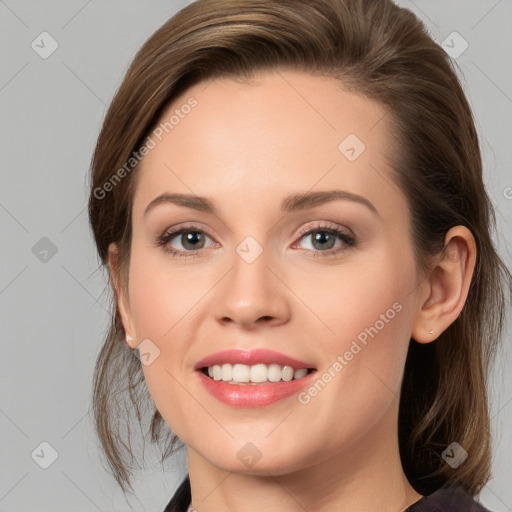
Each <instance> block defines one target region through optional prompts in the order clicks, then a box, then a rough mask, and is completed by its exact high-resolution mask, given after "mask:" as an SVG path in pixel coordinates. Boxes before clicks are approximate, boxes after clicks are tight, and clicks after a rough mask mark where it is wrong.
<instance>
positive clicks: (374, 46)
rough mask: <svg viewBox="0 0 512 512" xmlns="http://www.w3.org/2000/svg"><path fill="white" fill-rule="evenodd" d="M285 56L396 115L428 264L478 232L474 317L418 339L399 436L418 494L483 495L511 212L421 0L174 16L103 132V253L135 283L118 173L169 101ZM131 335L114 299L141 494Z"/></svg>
mask: <svg viewBox="0 0 512 512" xmlns="http://www.w3.org/2000/svg"><path fill="white" fill-rule="evenodd" d="M284 67H291V68H295V69H299V70H303V71H307V72H311V73H315V74H319V75H323V76H329V77H333V78H336V79H338V80H339V81H340V82H341V83H342V84H343V85H344V86H345V87H346V88H348V89H350V90H354V91H357V92H359V93H361V94H364V95H366V96H367V97H369V98H372V99H375V100H377V101H379V102H380V104H381V105H383V106H384V107H385V108H386V110H387V111H388V112H389V115H388V117H389V121H390V123H391V125H392V126H393V135H392V136H393V140H394V145H395V147H397V148H399V151H396V152H395V153H394V154H393V155H391V162H392V168H393V169H394V172H395V174H396V176H395V179H396V181H397V183H398V184H399V186H400V187H401V189H402V191H403V193H404V194H405V196H406V197H407V200H408V205H409V209H410V215H411V221H412V222H411V225H412V235H413V240H414V246H415V250H416V255H417V261H418V264H419V266H420V267H421V268H423V269H428V263H429V256H431V255H433V254H437V253H439V251H441V250H442V248H443V242H444V235H445V234H446V232H447V231H448V230H449V229H450V228H451V227H453V226H455V225H464V226H467V227H468V228H469V229H470V230H471V232H472V233H473V235H474V237H475V240H476V245H477V265H476V269H475V275H474V278H473V281H472V283H471V286H470V289H469V295H468V298H467V301H466V304H465V306H464V308H463V310H462V312H461V314H460V315H459V317H458V318H457V319H456V320H455V321H454V322H453V324H452V325H451V326H450V327H449V328H448V329H447V330H446V331H445V332H443V333H442V334H441V335H440V337H439V338H438V339H437V340H436V341H435V342H432V343H429V344H425V345H420V344H418V343H417V342H415V341H414V340H411V343H410V347H409V354H408V357H407V361H406V366H405V373H404V378H403V385H402V390H401V398H400V413H399V432H398V434H399V445H400V453H401V457H402V463H403V467H404V471H405V474H406V476H407V477H408V479H409V481H410V483H411V485H413V487H415V489H416V490H417V491H418V492H420V493H421V494H430V493H432V492H434V491H435V490H437V489H438V488H439V487H441V486H443V485H448V484H454V485H458V486H461V487H462V488H463V489H464V490H465V491H466V492H468V493H470V494H471V495H475V494H477V493H478V492H479V491H480V489H481V488H482V486H483V485H484V484H485V483H486V481H487V480H488V478H489V476H490V461H491V451H490V420H489V413H488V403H487V393H486V380H487V376H488V372H489V369H490V364H491V362H492V359H493V358H492V356H493V355H494V353H495V351H496V348H497V344H498V340H499V338H500V336H501V333H502V327H503V322H504V314H505V305H506V298H507V297H506V293H508V292H509V291H510V290H511V289H512V285H511V283H512V276H511V275H510V273H509V272H508V270H507V269H506V267H505V265H504V264H503V262H502V261H501V259H500V258H499V256H498V254H497V252H496V250H495V247H494V245H493V241H492V238H491V235H492V233H493V231H494V229H495V218H494V212H493V209H492V205H491V202H490V200H489V198H488V196H487V193H486V191H485V187H484V183H483V180H482V162H481V156H480V150H479V143H478V137H477V133H476V130H475V126H474V121H473V118H472V113H471V110H470V107H469V105H468V102H467V100H466V98H465V95H464V92H463V90H462V87H461V85H460V83H459V81H458V79H457V76H456V73H455V70H454V68H453V65H452V63H451V61H450V58H449V57H448V56H447V55H446V54H445V52H444V51H443V50H442V48H441V47H440V46H438V45H437V44H436V43H435V42H434V41H433V40H432V39H431V38H430V37H429V35H428V34H427V31H426V29H425V27H424V26H423V24H422V23H421V22H420V21H419V20H418V19H417V17H416V16H415V15H414V14H412V13H411V12H410V11H408V10H406V9H403V8H399V7H398V6H396V5H395V4H393V3H392V2H391V1H390V0H308V1H307V2H306V1H297V0H274V1H268V0H198V1H196V2H193V3H192V4H190V5H189V6H187V7H185V8H184V9H182V10H181V11H180V12H178V13H177V14H176V15H175V16H174V17H172V18H171V19H170V20H168V21H167V22H166V23H165V24H164V25H163V26H162V27H161V28H160V29H159V30H157V32H155V33H154V34H153V35H152V36H151V37H150V38H149V40H148V41H147V42H146V43H145V44H144V46H143V47H142V48H141V49H140V50H139V52H138V53H137V55H136V57H135V58H134V60H133V62H132V64H131V66H130V68H129V70H128V71H127V73H126V76H125V78H124V81H123V82H122V84H121V86H120V88H119V90H118V91H117V93H116V95H115V97H114V99H113V101H112V104H111V106H110V108H109V110H108V112H107V115H106V117H105V120H104V123H103V127H102V129H101V133H100V135H99V138H98V142H97V146H96V150H95V153H94V157H93V160H92V173H91V195H90V199H89V217H90V223H91V226H92V230H93V232H94V238H95V241H96V245H97V249H98V253H99V256H100V258H101V261H102V263H103V264H104V265H106V264H107V262H108V260H107V255H108V247H109V244H110V243H112V242H116V243H117V244H118V247H119V258H120V259H119V272H120V274H119V277H120V282H121V283H122V286H126V283H127V269H128V265H129V256H130V243H131V208H132V199H133V192H134V190H135V186H136V176H137V172H136V171H137V166H136V165H134V166H133V168H132V169H128V170H127V168H126V167H125V172H124V173H121V174H122V175H123V176H122V178H121V177H120V176H121V174H120V173H117V175H116V171H117V170H119V169H121V168H123V166H124V165H125V163H126V162H127V161H129V159H130V157H132V156H133V154H134V152H136V151H137V150H138V148H140V146H141V145H142V144H143V142H144V140H145V139H146V138H147V137H148V135H149V133H150V131H151V129H152V128H153V127H154V126H155V123H156V122H157V120H158V119H159V117H160V115H161V114H162V111H163V109H164V108H165V107H166V106H167V105H168V103H169V102H170V101H172V100H173V98H175V97H176V96H177V95H178V94H179V93H181V92H183V91H184V90H186V89H187V87H189V86H191V85H192V84H195V83H197V82H199V81H202V80H207V79H213V78H214V77H231V78H237V79H244V78H249V77H251V76H252V74H254V72H256V71H259V70H269V69H279V68H284ZM113 178H115V181H113ZM107 183H110V186H108V187H107V186H106V185H107ZM107 268H108V267H107ZM124 337H125V333H124V330H123V326H122V323H121V321H120V317H119V315H118V313H117V307H116V304H115V301H113V304H112V319H111V325H110V328H109V331H108V334H107V337H106V339H105V342H104V345H103V347H102V349H101V352H100V354H99V356H98V360H97V364H96V369H95V375H94V391H93V393H94V396H93V406H94V415H95V425H96V429H97V433H98V436H99V439H100V441H101V446H102V448H103V450H104V454H105V455H106V458H107V461H108V463H109V465H110V468H111V469H112V472H113V474H114V476H115V478H116V480H117V482H118V483H119V485H120V486H121V487H122V489H123V491H126V489H127V488H128V487H129V488H132V487H131V484H130V475H131V473H130V469H131V467H132V466H130V464H131V462H132V461H133V460H134V459H136V458H135V457H134V455H133V452H132V446H131V444H130V442H129V438H130V429H129V427H128V436H127V437H128V445H127V444H126V443H125V441H126V440H127V439H126V436H124V437H123V435H122V431H123V429H124V428H126V427H127V425H128V423H129V422H128V417H129V416H130V414H135V415H136V416H137V421H138V422H139V424H140V425H142V421H143V419H144V416H143V415H142V414H141V408H142V407H144V406H147V405H148V404H150V403H151V399H150V396H149V393H148V390H147V388H146V385H145V381H144V378H143V374H142V370H141V364H140V361H139V360H138V359H137V358H136V357H134V356H133V355H132V351H131V350H130V349H129V348H127V347H126V345H125V343H124V342H123V340H124ZM126 397H128V398H129V400H128V401H125V398H126ZM151 412H152V417H151V423H150V425H149V426H148V429H147V430H146V432H149V433H150V434H151V442H157V443H160V442H161V441H162V437H164V439H163V444H164V448H165V451H164V452H163V454H162V461H163V460H164V459H165V458H167V457H168V456H169V455H170V454H171V453H173V451H174V449H175V448H176V446H177V437H176V436H175V435H174V434H173V433H172V432H171V430H170V429H169V428H168V426H166V424H165V422H164V421H163V418H162V416H161V415H160V413H159V412H158V411H157V410H156V408H155V407H154V405H153V406H152V409H151ZM141 428H142V427H141ZM164 433H165V436H163V434H164ZM453 441H456V442H458V443H459V444H460V445H461V446H462V447H463V448H464V449H465V450H466V451H467V452H468V453H469V458H468V459H467V461H466V462H464V464H462V465H461V466H460V467H459V468H458V469H456V470H455V469H452V468H451V467H450V466H449V465H448V464H446V463H445V462H444V460H443V459H442V458H441V453H442V451H443V450H444V449H445V448H446V447H447V446H448V445H449V444H450V443H451V442H453ZM178 444H179V443H178Z"/></svg>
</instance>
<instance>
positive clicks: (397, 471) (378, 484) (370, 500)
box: [187, 419, 421, 512]
mask: <svg viewBox="0 0 512 512" xmlns="http://www.w3.org/2000/svg"><path fill="white" fill-rule="evenodd" d="M382 426H383V425H381V426H380V427H377V429H376V430H374V431H373V432H372V433H371V434H370V435H369V436H365V438H364V439H360V440H358V442H356V443H353V444H352V445H351V446H350V447H349V448H347V449H344V450H342V451H340V452H339V453H335V454H333V455H332V456H330V457H329V458H324V459H322V460H321V461H319V462H317V463H315V464H313V465H310V466H308V467H305V468H301V469H299V470H295V471H291V472H289V473H286V474H279V475H275V474H273V473H274V472H273V471H272V469H270V468H269V470H268V471H265V473H266V474H264V475H262V474H261V471H260V473H259V474H258V475H254V474H247V473H235V472H233V471H226V470H223V469H220V468H218V467H216V466H214V465H213V464H211V463H210V462H209V461H207V460H206V459H205V458H204V457H202V456H201V455H199V454H198V453H197V452H196V451H194V450H192V449H191V448H189V447H187V454H188V465H189V476H190V485H191V491H192V504H193V506H194V508H195V509H196V510H197V511H198V512H219V511H221V510H222V511H231V510H244V511H246V512H253V511H254V512H256V511H260V510H265V511H266V512H278V511H282V510H287V511H290V512H304V510H315V511H317V512H327V511H329V512H331V511H332V510H339V511H340V512H349V511H350V512H373V511H374V510H375V509H376V508H378V509H379V510H380V511H381V512H402V511H404V510H406V509H407V507H409V506H410V505H411V504H413V503H415V502H416V501H418V500H419V499H420V498H421V495H420V494H418V493H417V492H416V491H415V490H414V489H413V488H412V486H411V485H410V484H409V482H408V481H407V478H406V476H405V474H404V472H403V469H402V465H401V462H400V455H399V448H398V439H397V438H396V437H397V436H396V435H395V436H393V437H392V439H389V436H387V437H383V435H382V433H383V432H384V431H385V432H390V431H391V432H397V430H396V419H395V421H392V424H391V425H387V428H385V429H382V428H381V427H382ZM390 427H391V428H394V430H390Z"/></svg>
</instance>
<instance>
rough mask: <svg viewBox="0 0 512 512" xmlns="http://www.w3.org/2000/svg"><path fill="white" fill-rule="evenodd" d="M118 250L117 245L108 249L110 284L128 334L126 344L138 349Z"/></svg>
mask: <svg viewBox="0 0 512 512" xmlns="http://www.w3.org/2000/svg"><path fill="white" fill-rule="evenodd" d="M118 255H119V253H118V248H117V245H116V244H115V243H111V244H110V245H109V248H108V267H109V276H110V284H111V286H112V290H113V293H114V298H115V301H116V307H117V312H118V314H119V317H120V318H121V322H122V324H123V328H124V332H125V333H126V344H127V345H128V346H129V347H130V348H133V349H134V348H137V340H136V337H135V328H134V325H133V319H132V314H131V309H130V302H129V300H128V290H125V286H123V283H122V282H121V278H120V268H119V259H118Z"/></svg>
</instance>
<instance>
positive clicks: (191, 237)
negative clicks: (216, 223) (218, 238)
mask: <svg viewBox="0 0 512 512" xmlns="http://www.w3.org/2000/svg"><path fill="white" fill-rule="evenodd" d="M201 237H202V233H198V232H197V231H193V232H188V233H183V235H182V244H183V247H185V248H187V244H192V245H191V246H190V247H188V249H197V244H196V242H198V241H199V242H200V241H201Z"/></svg>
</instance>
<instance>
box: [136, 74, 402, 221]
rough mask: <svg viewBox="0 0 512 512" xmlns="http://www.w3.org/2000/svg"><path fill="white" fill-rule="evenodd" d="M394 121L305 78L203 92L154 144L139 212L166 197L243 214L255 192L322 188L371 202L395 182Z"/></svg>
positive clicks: (370, 104) (163, 124)
mask: <svg viewBox="0 0 512 512" xmlns="http://www.w3.org/2000/svg"><path fill="white" fill-rule="evenodd" d="M387 117H388V116H387V113H386V111H385V109H384V108H383V107H382V106H381V105H380V104H378V103H377V102H375V101H373V100H370V99H368V98H366V97H365V96H362V95H359V94H357V93H354V92H350V91H348V90H346V89H345V88H344V87H343V85H342V84H341V83H340V82H339V81H336V80H334V79H332V78H327V77H320V76H314V75H311V74H308V73H305V72H299V71H290V70H280V71H268V72H260V73H258V74H256V75H255V77H254V79H252V80H251V81H249V82H239V81H236V80H231V79H226V78H219V79H216V80H214V81H211V82H201V83H199V84H196V85H195V86H193V87H191V88H189V89H187V90H186V91H184V92H183V93H182V94H180V96H178V97H177V98H175V99H174V101H173V102H172V103H171V104H169V105H168V106H167V108H166V109H165V110H164V112H163V113H162V115H161V117H160V120H159V124H158V126H157V127H156V128H155V130H153V133H152V134H150V137H151V138H152V140H153V142H154V147H153V149H151V150H150V151H149V152H148V154H147V155H146V156H145V157H144V159H143V161H142V164H141V167H140V169H139V170H138V172H139V173H140V176H139V179H138V186H137V191H136V195H135V204H134V209H135V210H138V211H139V213H140V210H141V209H142V208H143V207H144V206H145V205H147V203H149V202H150V201H151V200H152V199H153V198H154V197H155V196H156V195H158V194H160V193H162V192H165V191H174V192H183V193H194V194H198V195H202V196H211V197H216V196H217V197H219V200H222V199H223V198H225V197H226V195H227V194H228V193H229V194H230V200H231V201H232V202H233V201H234V200H236V199H235V198H236V197H238V199H239V201H240V203H241V204H243V203H244V202H246V201H247V198H248V195H247V194H249V192H250V197H251V198H252V200H256V199H258V198H259V199H261V200H264V201H267V200H269V199H270V197H272V196H273V195H275V194H280V191H282V192H283V194H284V193H285V192H286V193H289V192H295V191H305V190H310V189H312V188H313V187H315V188H318V189H327V188H333V187H340V186H343V188H344V189H346V190H348V191H351V192H354V193H362V192H365V193H366V195H370V196H371V195H372V193H373V194H376V193H377V191H378V190H379V188H380V189H382V186H383V185H384V184H385V183H383V182H388V184H389V182H390V180H391V178H390V168H389V166H388V163H387V160H386V155H387V154H388V153H389V152H390V151H391V149H390V148H391V147H392V145H393V141H391V140H390V136H389V132H390V129H389V128H390V127H389V119H387ZM372 190H373V191H374V192H372ZM396 192H397V191H396V189H395V193H396ZM234 193H235V194H234ZM237 194H238V195H237ZM246 206H247V204H246ZM135 213H136V212H135Z"/></svg>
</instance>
